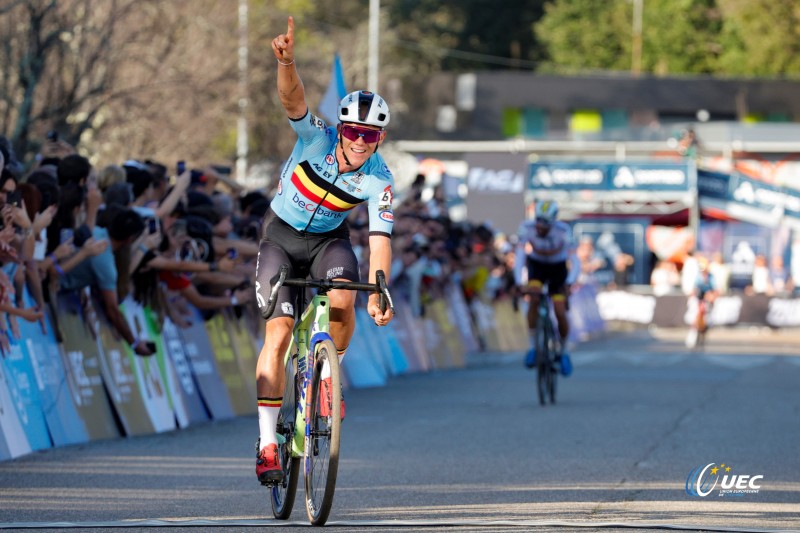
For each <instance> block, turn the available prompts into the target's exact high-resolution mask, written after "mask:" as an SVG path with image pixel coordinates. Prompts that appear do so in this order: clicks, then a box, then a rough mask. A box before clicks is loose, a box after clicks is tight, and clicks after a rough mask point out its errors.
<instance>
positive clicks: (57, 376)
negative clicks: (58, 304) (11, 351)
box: [19, 290, 89, 446]
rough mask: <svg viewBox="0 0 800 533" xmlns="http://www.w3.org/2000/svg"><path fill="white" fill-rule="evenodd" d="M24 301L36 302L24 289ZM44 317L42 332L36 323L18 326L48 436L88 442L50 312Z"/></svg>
mask: <svg viewBox="0 0 800 533" xmlns="http://www.w3.org/2000/svg"><path fill="white" fill-rule="evenodd" d="M23 301H24V302H25V305H26V306H27V307H32V306H34V305H35V302H34V300H33V298H31V296H30V294H29V293H28V291H27V290H25V293H24V294H23ZM45 318H46V320H45V331H42V326H41V324H39V323H38V322H37V323H31V322H27V321H25V320H21V321H20V323H19V328H20V332H21V333H22V338H23V339H24V342H25V345H26V346H27V351H28V355H29V357H30V363H31V366H32V367H33V373H34V375H35V376H36V384H37V386H38V388H39V401H40V402H41V405H42V412H43V413H44V417H45V420H46V421H47V428H48V429H49V431H50V437H51V438H52V440H53V445H54V446H65V445H68V444H79V443H83V442H87V441H88V440H89V435H88V433H87V431H86V426H85V425H84V423H83V420H82V419H81V417H80V415H79V414H78V411H77V409H76V408H75V403H74V402H73V400H72V395H71V394H70V388H69V384H68V383H67V375H66V371H65V369H64V363H63V360H62V354H61V349H60V348H59V345H58V342H57V341H56V337H55V333H54V329H53V322H52V321H51V320H50V315H49V313H46V314H45Z"/></svg>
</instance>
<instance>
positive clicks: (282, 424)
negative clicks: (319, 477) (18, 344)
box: [269, 355, 302, 520]
mask: <svg viewBox="0 0 800 533" xmlns="http://www.w3.org/2000/svg"><path fill="white" fill-rule="evenodd" d="M296 391H297V356H296V355H295V356H294V357H292V359H291V362H290V364H287V365H286V386H285V388H284V393H283V405H281V410H280V413H279V414H278V428H277V431H278V433H279V434H280V435H282V436H283V437H284V442H283V444H280V443H279V444H278V453H279V454H280V457H281V465H283V481H281V483H280V484H277V485H273V486H271V487H270V491H269V492H270V500H271V502H272V515H273V516H274V517H275V518H277V519H278V520H288V518H289V516H291V514H292V508H293V507H294V500H295V496H296V494H297V480H298V477H299V472H300V468H301V465H302V463H301V462H300V457H292V439H293V438H294V420H295V412H296V411H297V401H296V400H297V394H296Z"/></svg>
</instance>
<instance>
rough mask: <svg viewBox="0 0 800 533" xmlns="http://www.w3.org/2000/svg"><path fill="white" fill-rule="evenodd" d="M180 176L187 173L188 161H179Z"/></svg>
mask: <svg viewBox="0 0 800 533" xmlns="http://www.w3.org/2000/svg"><path fill="white" fill-rule="evenodd" d="M177 170H178V176H180V175H181V174H183V173H184V172H186V161H178V168H177Z"/></svg>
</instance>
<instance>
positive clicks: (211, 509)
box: [0, 330, 800, 531]
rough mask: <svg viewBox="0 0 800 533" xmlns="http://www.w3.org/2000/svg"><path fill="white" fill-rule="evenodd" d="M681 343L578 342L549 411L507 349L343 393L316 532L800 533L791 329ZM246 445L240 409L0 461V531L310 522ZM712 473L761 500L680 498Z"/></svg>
mask: <svg viewBox="0 0 800 533" xmlns="http://www.w3.org/2000/svg"><path fill="white" fill-rule="evenodd" d="M682 341H683V332H681V331H678V332H673V331H663V332H650V333H645V332H631V333H627V334H624V335H613V336H610V337H608V338H605V339H602V340H598V341H594V342H590V343H587V344H584V345H582V346H580V347H578V348H576V349H575V351H574V355H573V361H574V367H575V372H574V374H573V375H572V376H571V377H569V378H567V379H563V380H561V381H560V382H559V385H560V390H559V401H558V404H557V405H555V406H547V407H542V406H540V405H539V404H538V401H537V400H536V397H535V383H534V377H535V374H534V373H533V372H532V371H528V370H525V369H524V368H523V366H522V363H521V360H522V356H521V354H487V355H481V356H474V357H472V358H471V359H470V366H469V367H468V368H466V369H463V370H454V371H441V372H433V373H429V374H425V375H411V376H404V377H400V378H396V379H393V380H392V381H391V383H390V384H389V386H388V387H385V388H380V389H369V390H350V391H347V393H346V399H347V419H346V420H345V422H344V426H343V442H342V460H341V463H340V473H339V478H338V483H337V490H336V497H335V500H334V508H333V511H332V513H331V518H330V520H329V526H331V527H332V528H333V529H336V530H340V531H344V530H353V529H358V530H369V531H396V530H405V531H443V530H444V531H465V530H480V531H506V530H516V531H520V530H531V529H535V530H538V531H543V530H559V531H566V530H576V529H580V530H581V531H591V530H604V531H607V530H613V529H620V530H621V529H623V528H631V527H635V528H640V529H654V528H657V527H658V528H665V527H672V528H683V529H691V530H694V529H696V530H718V531H722V530H729V531H730V530H741V531H754V530H757V531H761V530H776V529H783V530H800V454H798V449H799V448H800V446H798V443H800V423H799V421H800V335H798V334H796V333H792V332H783V333H772V332H769V331H764V330H735V331H732V330H724V331H723V330H719V331H713V332H712V333H711V335H710V338H709V344H708V346H707V349H706V351H705V352H704V353H689V352H688V351H687V350H686V349H685V348H684V347H683V344H682ZM256 435H257V421H256V419H255V417H249V418H241V419H236V420H229V421H223V422H216V423H209V424H206V425H202V426H197V427H194V428H190V429H187V430H182V431H176V432H172V433H168V434H160V435H154V436H149V437H140V438H133V439H124V440H116V441H104V442H95V443H91V444H87V445H80V446H73V447H68V448H61V449H54V450H48V451H45V452H39V453H35V454H32V455H29V456H26V457H22V458H19V459H17V460H13V461H7V462H4V463H0V528H21V527H22V526H26V527H49V528H57V527H61V528H64V529H67V528H70V529H71V530H82V529H86V530H87V531H88V530H89V529H88V528H89V527H92V528H94V529H92V531H98V530H105V529H109V530H110V529H113V528H118V527H123V526H124V527H130V528H131V529H145V527H148V528H149V527H158V526H164V525H168V526H171V528H170V530H171V531H174V530H176V529H178V530H184V529H185V530H187V531H190V530H191V531H200V530H223V529H224V530H242V531H245V530H252V529H254V528H256V527H271V528H276V529H284V528H285V529H296V528H297V527H302V526H305V525H307V520H306V517H305V509H304V504H303V498H302V481H301V487H300V490H299V491H298V492H299V494H300V496H298V499H297V502H296V504H295V510H294V513H293V515H292V517H291V518H290V520H289V521H288V522H277V521H275V520H273V519H272V518H271V511H270V508H269V503H268V499H267V492H266V490H265V489H263V488H261V487H260V486H259V485H258V484H257V482H256V480H255V475H254V458H255V452H254V448H253V445H254V442H255V438H256ZM711 463H714V464H715V466H717V467H719V466H721V465H722V464H724V465H725V467H724V468H728V467H729V468H731V469H732V470H731V471H729V474H730V475H731V476H732V475H738V476H740V478H737V479H742V478H743V476H751V477H752V476H759V475H760V476H763V478H757V481H756V482H755V484H756V485H758V486H759V489H758V492H757V493H746V494H742V493H736V494H724V495H722V493H721V491H720V489H719V487H716V488H715V490H713V491H712V492H711V494H709V495H708V496H705V497H698V496H692V495H689V494H687V492H686V490H685V487H686V480H687V476H689V474H690V472H691V471H692V470H693V469H695V468H697V467H704V466H706V465H709V464H711ZM706 475H707V476H708V474H706ZM748 479H749V478H748ZM746 481H747V480H745V482H746ZM721 482H722V481H721V478H720V483H721ZM126 530H128V529H126ZM272 530H274V529H272Z"/></svg>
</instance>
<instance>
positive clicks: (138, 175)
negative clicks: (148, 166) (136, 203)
mask: <svg viewBox="0 0 800 533" xmlns="http://www.w3.org/2000/svg"><path fill="white" fill-rule="evenodd" d="M123 168H124V169H125V181H127V182H128V183H130V184H131V185H133V198H134V199H136V198H139V197H140V196H141V195H143V194H144V192H145V191H146V190H147V189H148V188H149V187H150V186H151V185H153V175H152V174H151V173H150V171H149V170H145V168H144V167H143V166H142V167H134V166H130V165H125V166H124V167H123Z"/></svg>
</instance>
